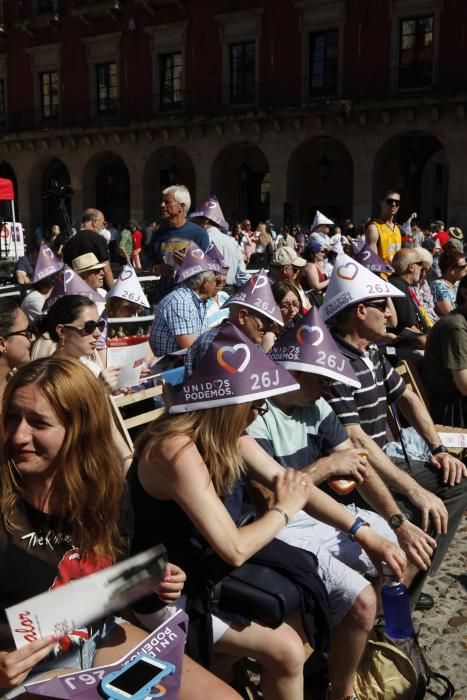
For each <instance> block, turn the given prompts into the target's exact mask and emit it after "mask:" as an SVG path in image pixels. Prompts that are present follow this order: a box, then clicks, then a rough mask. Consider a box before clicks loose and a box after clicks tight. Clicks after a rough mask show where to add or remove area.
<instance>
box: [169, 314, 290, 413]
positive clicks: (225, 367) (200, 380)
mask: <svg viewBox="0 0 467 700" xmlns="http://www.w3.org/2000/svg"><path fill="white" fill-rule="evenodd" d="M298 388H299V385H298V384H297V383H296V381H295V379H294V378H293V377H292V376H291V375H290V374H289V373H288V372H287V371H286V370H285V369H283V368H282V367H280V366H279V365H277V364H276V363H275V362H272V360H270V359H269V357H267V355H265V354H264V352H263V351H262V350H260V349H259V348H258V347H257V346H256V345H254V343H252V342H251V341H250V340H248V338H246V337H245V336H244V335H243V333H242V332H241V331H239V330H238V328H237V327H236V326H234V325H233V324H228V325H227V326H226V327H225V328H223V329H222V330H221V331H220V332H219V333H218V334H217V335H216V337H215V339H214V341H213V343H212V345H210V347H209V349H208V350H207V352H206V353H205V354H204V355H203V357H202V358H201V360H200V361H199V362H198V364H197V366H196V369H195V371H194V372H193V374H192V375H191V377H190V378H189V379H187V380H186V381H184V382H183V384H182V386H181V388H180V389H179V390H178V391H177V392H176V394H175V397H174V401H173V403H172V405H171V407H170V409H169V412H170V413H184V412H185V411H200V410H203V409H206V408H213V407H215V406H231V405H233V404H240V403H245V402H247V401H256V400H257V399H265V398H267V397H269V396H275V395H277V394H284V393H286V392H288V391H294V390H295V389H298Z"/></svg>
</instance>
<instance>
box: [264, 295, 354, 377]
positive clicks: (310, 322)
mask: <svg viewBox="0 0 467 700" xmlns="http://www.w3.org/2000/svg"><path fill="white" fill-rule="evenodd" d="M269 357H270V358H271V360H274V362H277V364H279V365H282V367H285V369H289V370H296V371H301V372H310V373H313V374H320V375H321V376H323V377H329V378H330V379H336V380H337V381H339V382H344V383H345V384H349V385H350V386H353V387H355V388H357V389H359V388H360V386H361V385H360V382H359V381H358V379H357V377H356V376H355V372H354V371H353V369H352V366H351V364H350V362H349V361H348V359H347V358H346V357H345V356H344V355H343V354H342V352H341V351H340V350H339V348H338V347H337V345H336V343H335V341H334V338H333V337H332V335H331V333H330V332H329V330H328V329H327V327H326V324H325V323H324V322H323V321H322V320H321V318H320V316H319V312H318V309H317V308H316V307H312V308H311V309H310V311H309V312H308V313H307V314H306V316H304V317H303V318H302V319H301V321H300V322H299V323H297V324H296V325H295V326H293V327H292V328H290V329H289V330H288V331H287V332H286V333H285V334H284V335H283V336H281V337H280V338H279V339H278V340H277V341H276V342H275V344H274V345H273V347H272V348H271V350H270V351H269Z"/></svg>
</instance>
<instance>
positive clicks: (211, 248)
mask: <svg viewBox="0 0 467 700" xmlns="http://www.w3.org/2000/svg"><path fill="white" fill-rule="evenodd" d="M206 255H209V257H210V258H211V260H213V262H215V263H216V264H217V265H218V266H219V267H221V268H222V269H223V270H228V269H229V266H228V265H227V262H226V260H225V258H224V257H223V256H222V255H221V252H220V250H219V248H218V247H217V246H216V244H215V243H212V242H211V243H210V244H209V245H208V247H207V248H206Z"/></svg>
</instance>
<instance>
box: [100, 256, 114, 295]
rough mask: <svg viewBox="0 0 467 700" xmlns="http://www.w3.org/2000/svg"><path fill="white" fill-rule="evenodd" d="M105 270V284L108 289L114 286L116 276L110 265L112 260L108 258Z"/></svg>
mask: <svg viewBox="0 0 467 700" xmlns="http://www.w3.org/2000/svg"><path fill="white" fill-rule="evenodd" d="M103 270H104V284H105V286H106V288H107V289H112V287H113V286H114V282H115V280H114V276H113V272H112V268H111V267H110V262H109V261H108V260H106V261H105V267H104V268H103Z"/></svg>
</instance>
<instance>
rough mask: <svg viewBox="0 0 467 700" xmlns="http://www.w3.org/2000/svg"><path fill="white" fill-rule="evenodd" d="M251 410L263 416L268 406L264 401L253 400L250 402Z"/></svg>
mask: <svg viewBox="0 0 467 700" xmlns="http://www.w3.org/2000/svg"><path fill="white" fill-rule="evenodd" d="M251 410H252V411H256V413H257V414H258V416H264V414H265V413H267V412H268V411H269V406H268V404H267V403H266V402H265V401H254V402H253V403H252V404H251Z"/></svg>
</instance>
